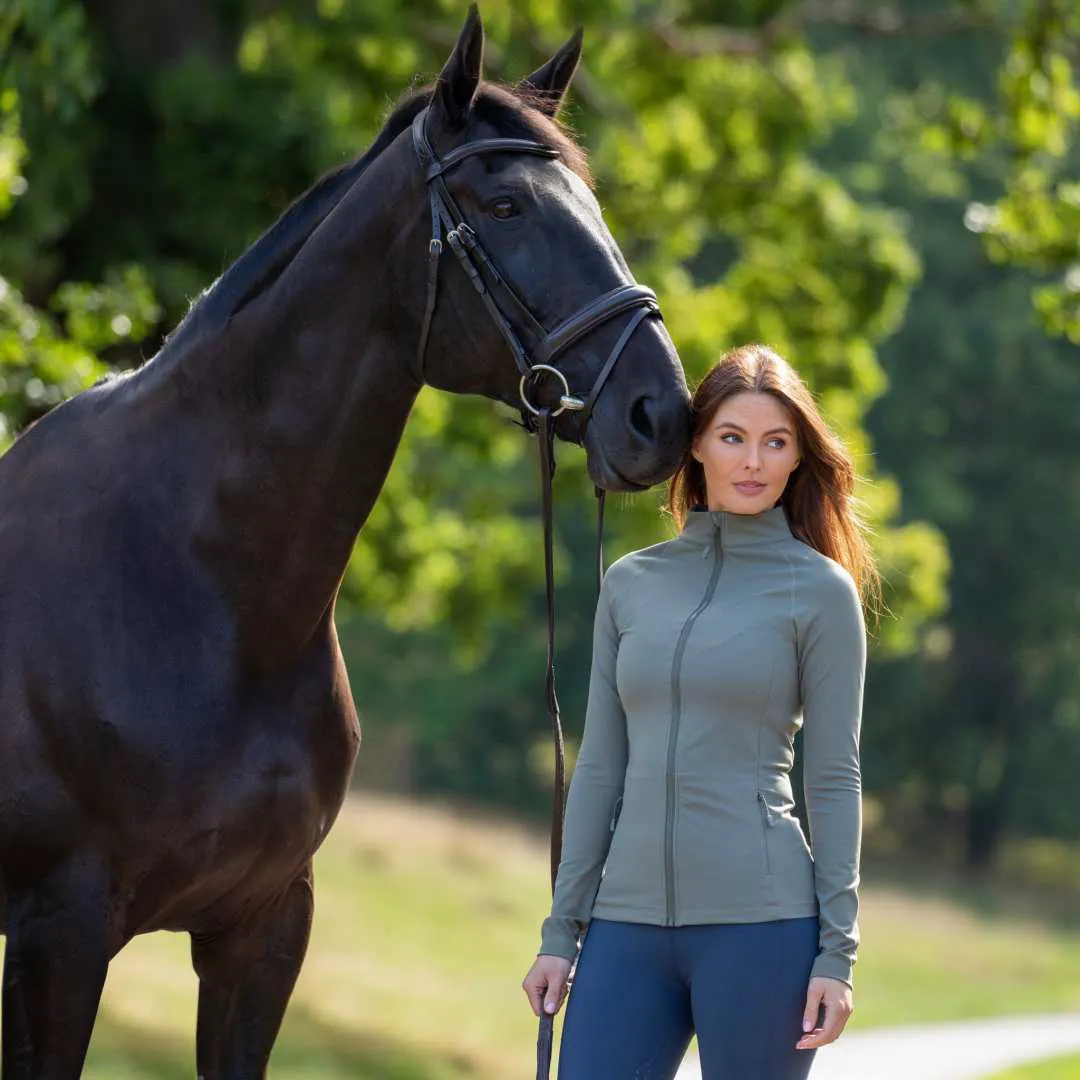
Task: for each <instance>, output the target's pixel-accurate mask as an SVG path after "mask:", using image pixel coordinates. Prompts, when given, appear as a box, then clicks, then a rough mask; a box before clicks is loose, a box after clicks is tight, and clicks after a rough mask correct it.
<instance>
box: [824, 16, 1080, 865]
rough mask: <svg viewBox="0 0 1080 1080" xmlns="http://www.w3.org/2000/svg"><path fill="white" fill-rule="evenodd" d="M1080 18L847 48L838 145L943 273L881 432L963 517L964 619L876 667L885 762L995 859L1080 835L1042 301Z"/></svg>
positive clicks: (1076, 734) (940, 834)
mask: <svg viewBox="0 0 1080 1080" xmlns="http://www.w3.org/2000/svg"><path fill="white" fill-rule="evenodd" d="M911 8H912V12H911V14H910V17H911V18H917V17H918V16H917V11H918V7H917V5H911ZM1070 12H1071V8H1070V9H1068V10H1067V9H1066V8H1065V7H1064V6H1058V5H1055V4H1032V5H1029V6H1027V7H1026V8H1025V9H1024V10H1023V11H1022V12H1021V15H1022V16H1023V17H1022V19H1021V20H1019V21H1016V22H1009V21H1002V22H986V21H980V23H979V25H978V26H976V27H965V28H964V29H963V30H962V31H960V30H958V31H957V32H955V33H951V34H948V35H943V36H940V37H937V38H935V39H933V40H930V41H926V40H923V41H920V47H919V48H918V49H913V48H911V47H910V45H909V43H908V42H907V41H905V40H904V39H903V38H902V37H897V36H880V37H877V38H875V39H874V40H872V41H870V42H865V41H864V42H861V43H860V44H859V46H858V48H857V49H856V48H855V47H854V46H853V44H852V43H850V42H846V41H839V42H836V41H835V40H834V41H831V42H830V44H831V46H832V47H834V48H836V49H838V50H839V51H840V52H841V53H842V54H843V55H844V56H845V58H846V63H847V65H848V70H849V71H850V72H851V76H852V78H853V79H855V80H856V81H857V82H858V84H859V86H860V87H861V88H862V91H863V94H864V101H865V108H864V111H863V115H862V119H861V120H860V122H859V123H858V124H856V125H854V126H853V128H852V130H851V131H850V132H849V133H847V138H846V140H837V141H836V142H834V144H833V146H832V147H831V148H830V151H829V160H830V161H831V162H833V163H834V165H835V166H836V167H837V168H841V167H842V166H841V163H842V162H843V163H846V166H844V167H845V168H846V170H847V172H848V175H850V176H851V177H852V181H853V183H856V184H858V185H859V186H860V187H865V188H866V189H867V190H872V191H874V192H875V193H877V195H878V197H880V198H882V199H883V200H884V201H886V202H887V203H888V204H890V205H892V206H895V207H898V208H902V209H903V210H904V211H905V212H906V213H907V215H908V220H909V221H910V222H911V226H910V232H909V236H910V238H911V241H912V243H913V244H914V245H915V247H916V249H917V250H918V251H919V253H920V255H921V257H922V262H923V267H924V274H923V280H922V282H921V284H920V286H919V288H918V289H917V290H916V291H915V293H914V294H913V296H912V298H911V302H910V306H909V309H908V314H907V318H906V319H905V321H904V324H903V326H902V327H901V328H900V330H899V332H898V333H897V334H896V335H895V336H894V337H893V338H892V339H891V340H890V341H889V342H888V343H886V345H885V346H884V347H883V349H882V350H881V357H882V361H883V363H884V367H885V369H886V371H887V373H888V377H889V391H888V393H887V394H886V395H885V396H883V397H882V398H881V399H880V400H879V402H878V403H877V405H876V406H875V409H874V411H873V412H872V414H871V416H870V424H869V426H870V430H871V432H872V433H873V436H874V441H875V444H876V446H877V448H878V450H879V452H880V458H881V462H882V465H883V466H884V467H885V468H886V469H888V470H889V471H890V472H892V473H894V474H895V475H896V476H897V477H898V478H899V480H900V484H901V489H902V490H903V493H904V512H905V515H907V516H910V517H912V518H915V519H920V520H927V521H931V522H933V523H934V524H935V525H937V526H938V527H939V528H940V529H941V530H942V532H943V533H944V535H945V536H946V538H947V540H948V547H949V551H950V553H951V556H952V565H953V570H952V575H951V580H950V605H949V610H948V612H947V614H946V615H945V616H944V618H943V619H942V620H941V621H940V623H939V624H938V625H937V626H936V627H935V628H933V629H932V630H931V631H930V632H929V633H927V634H926V635H924V636H923V638H922V640H921V643H920V646H919V649H918V651H917V652H916V654H915V655H913V656H911V657H908V658H906V659H904V660H901V661H898V662H891V663H878V664H877V665H876V666H875V668H874V670H873V671H872V673H871V676H872V677H871V682H870V688H869V695H868V702H869V707H868V724H867V728H866V736H865V741H864V745H865V747H866V764H867V774H868V780H869V783H870V785H871V787H872V788H873V789H874V790H875V791H876V792H877V793H878V794H879V795H883V796H885V797H886V799H887V806H888V810H889V813H888V819H889V820H890V821H891V822H893V823H894V825H895V826H896V827H897V828H898V829H899V830H901V831H903V830H905V829H906V830H907V832H908V834H909V835H911V834H912V833H914V834H915V835H916V836H917V838H918V839H919V840H921V841H922V842H923V843H925V844H927V845H931V846H933V845H939V844H943V843H945V844H948V843H950V842H956V841H958V842H959V843H958V848H959V850H961V851H963V852H964V853H965V854H966V857H967V859H968V861H969V862H970V863H971V864H973V865H976V866H986V865H987V864H989V863H990V862H991V861H992V860H993V858H994V856H995V854H996V852H997V851H998V849H999V846H1000V842H1001V840H1002V838H1003V837H1004V836H1005V835H1007V834H1008V832H1010V831H1013V832H1052V833H1056V834H1058V835H1063V836H1075V835H1076V830H1077V814H1076V809H1077V807H1076V800H1075V797H1070V796H1069V795H1068V793H1069V792H1070V791H1071V790H1072V789H1073V788H1074V782H1073V777H1074V776H1075V774H1076V770H1077V768H1078V767H1080V723H1078V717H1080V682H1078V677H1077V673H1078V671H1080V666H1078V664H1077V659H1078V656H1080V637H1078V626H1080V623H1078V619H1077V613H1078V611H1080V563H1078V562H1077V560H1076V558H1075V545H1074V544H1073V543H1072V537H1073V536H1074V535H1075V534H1076V532H1077V529H1078V528H1080V504H1078V503H1077V501H1076V498H1075V493H1076V491H1078V490H1080V487H1078V481H1080V471H1078V470H1080V454H1078V452H1077V447H1078V446H1080V443H1078V441H1077V436H1078V434H1080V427H1078V423H1080V420H1078V418H1080V379H1078V378H1077V374H1078V373H1077V366H1076V357H1075V350H1074V349H1073V348H1071V347H1069V346H1068V345H1067V344H1065V343H1064V342H1059V341H1058V342H1056V341H1053V340H1048V339H1047V337H1046V335H1045V332H1044V331H1045V329H1046V328H1047V326H1048V327H1049V328H1050V329H1052V330H1055V331H1056V330H1061V329H1066V327H1065V326H1064V324H1062V325H1057V324H1055V323H1054V322H1053V321H1052V320H1049V319H1044V326H1042V327H1040V325H1038V323H1037V321H1036V319H1035V317H1033V309H1032V306H1031V296H1032V290H1033V288H1034V289H1035V290H1036V292H1035V295H1036V299H1037V301H1038V303H1039V310H1040V314H1042V315H1043V316H1046V315H1047V312H1048V310H1049V309H1048V308H1047V307H1046V306H1045V304H1046V303H1047V301H1046V299H1045V298H1046V297H1047V296H1050V295H1051V294H1052V295H1055V296H1059V297H1061V298H1062V300H1063V302H1064V301H1065V300H1067V299H1068V296H1069V295H1071V294H1069V293H1068V289H1067V288H1066V289H1065V290H1064V291H1063V290H1062V288H1061V284H1062V279H1064V283H1065V284H1066V285H1067V283H1068V274H1069V271H1070V269H1071V265H1072V261H1073V260H1074V259H1075V254H1074V253H1075V243H1076V235H1077V233H1076V230H1075V227H1074V228H1073V229H1072V230H1071V233H1070V234H1069V236H1068V242H1065V241H1064V236H1065V233H1066V232H1069V220H1070V217H1069V213H1068V212H1067V207H1066V206H1065V205H1064V202H1061V200H1062V199H1066V197H1067V194H1068V185H1067V183H1066V182H1065V181H1064V180H1059V179H1055V177H1058V176H1064V175H1066V174H1067V172H1068V170H1069V169H1070V168H1071V169H1072V170H1074V172H1075V167H1076V164H1077V152H1076V145H1075V140H1074V134H1075V125H1076V97H1075V95H1076V88H1075V84H1074V83H1073V82H1072V81H1071V80H1072V76H1071V75H1070V74H1069V72H1070V70H1071V69H1070V68H1069V66H1068V65H1069V63H1070V62H1075V58H1076V52H1077V40H1078V39H1077V34H1076V23H1075V18H1074V17H1073V15H1072V14H1071V13H1070ZM1013 13H1014V9H1012V8H1010V14H1013ZM1036 58H1038V59H1036ZM1066 58H1068V60H1066ZM1047 71H1050V72H1056V74H1053V75H1052V76H1047V74H1046V72H1047ZM869 142H875V143H876V152H875V154H874V155H873V160H872V162H871V163H870V164H871V167H870V168H868V167H867V163H866V161H865V156H864V155H865V149H864V147H865V145H866V144H867V143H869ZM1055 200H1056V201H1057V203H1059V204H1060V205H1058V204H1057V203H1055ZM1073 224H1074V226H1075V219H1073ZM1055 237H1057V239H1054V238H1055ZM1069 242H1071V244H1072V245H1073V247H1072V248H1071V249H1070V247H1069ZM988 254H989V255H990V256H991V259H988V258H987V255H988ZM1009 264H1018V265H1019V266H1021V267H1023V268H1025V269H1013V268H1011V267H1010V265H1009ZM1026 268H1032V269H1034V270H1036V271H1040V272H1042V274H1041V277H1037V276H1033V274H1032V273H1031V272H1030V271H1029V269H1026ZM1051 268H1053V269H1054V271H1055V272H1056V274H1057V275H1058V282H1057V283H1053V282H1051V283H1047V281H1046V272H1048V271H1050V270H1051Z"/></svg>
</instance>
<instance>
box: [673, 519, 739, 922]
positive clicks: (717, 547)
mask: <svg viewBox="0 0 1080 1080" xmlns="http://www.w3.org/2000/svg"><path fill="white" fill-rule="evenodd" d="M708 550H709V549H708V548H706V549H705V551H706V553H708ZM713 556H714V558H713V568H712V572H711V573H710V574H709V583H708V585H706V586H705V595H704V596H703V597H702V598H701V601H700V602H699V603H698V606H697V607H696V608H694V610H693V611H692V612H690V614H689V616H688V617H687V619H686V622H685V623H683V627H682V630H681V631H680V632H679V640H678V641H677V642H676V644H675V656H674V658H673V659H672V661H671V729H670V730H669V731H668V745H667V800H666V808H665V809H666V816H665V818H664V895H665V901H666V905H667V909H666V922H665V925H667V926H674V925H675V803H676V797H675V756H676V751H677V749H678V743H679V723H680V721H681V720H682V688H681V686H680V684H679V676H680V674H681V672H682V658H683V653H684V652H685V651H686V642H687V640H688V639H689V637H690V631H691V630H693V628H694V623H695V622H697V620H698V616H699V615H701V613H702V612H703V611H704V610H705V609H706V608H707V607H708V606H709V604H710V603H711V602H712V598H713V593H715V592H716V583H717V581H718V580H719V578H720V571H721V569H722V568H723V565H724V547H723V542H722V536H721V532H720V530H717V532H716V535H715V537H714V538H713Z"/></svg>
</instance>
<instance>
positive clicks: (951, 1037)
mask: <svg viewBox="0 0 1080 1080" xmlns="http://www.w3.org/2000/svg"><path fill="white" fill-rule="evenodd" d="M1073 1051H1080V1013H1069V1014H1065V1015H1056V1016H1016V1017H1002V1018H999V1019H994V1020H968V1021H964V1022H963V1023H957V1024H923V1025H913V1026H911V1027H897V1028H878V1029H876V1030H873V1031H855V1032H851V1033H850V1034H848V1035H845V1036H843V1038H841V1039H840V1040H839V1041H838V1042H837V1043H835V1044H834V1045H833V1046H829V1047H826V1048H825V1049H824V1050H820V1051H819V1052H818V1056H817V1061H816V1062H815V1063H814V1068H813V1071H812V1072H811V1074H810V1076H811V1080H980V1078H982V1077H988V1076H993V1075H994V1073H997V1072H1001V1071H1002V1070H1004V1069H1007V1068H1010V1067H1012V1066H1015V1065H1022V1064H1024V1063H1026V1062H1032V1061H1040V1060H1043V1059H1045V1058H1050V1057H1055V1056H1057V1055H1059V1054H1067V1053H1070V1052H1073ZM700 1077H701V1070H700V1069H699V1067H698V1062H697V1059H696V1058H689V1057H688V1058H687V1060H686V1061H685V1062H684V1063H683V1066H682V1068H681V1069H680V1070H679V1075H678V1078H677V1080H700Z"/></svg>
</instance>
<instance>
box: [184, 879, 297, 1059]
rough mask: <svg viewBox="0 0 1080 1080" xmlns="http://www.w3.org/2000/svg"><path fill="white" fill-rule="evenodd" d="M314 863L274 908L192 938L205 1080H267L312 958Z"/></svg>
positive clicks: (199, 1046) (199, 1050) (198, 1051)
mask: <svg viewBox="0 0 1080 1080" xmlns="http://www.w3.org/2000/svg"><path fill="white" fill-rule="evenodd" d="M314 907H315V898H314V893H313V890H312V879H311V864H310V863H309V864H308V865H307V866H306V867H305V869H304V871H303V873H302V874H301V875H300V877H298V878H297V879H296V880H295V881H294V882H293V883H292V885H290V886H289V888H288V890H287V891H286V892H285V894H284V895H283V896H282V897H281V898H280V900H278V901H277V903H276V904H274V905H273V906H272V907H269V908H266V909H265V910H263V911H261V912H260V913H259V915H258V916H256V917H254V918H253V919H251V920H249V921H246V922H244V923H243V924H241V925H239V926H236V927H234V928H232V929H230V930H229V931H227V932H225V933H222V934H215V935H213V936H207V937H199V936H197V935H194V934H193V935H192V940H191V957H192V962H193V963H194V966H195V971H196V973H197V974H198V976H199V1019H198V1033H197V1038H196V1055H197V1062H198V1075H199V1080H262V1078H263V1077H265V1075H266V1063H267V1061H268V1060H269V1058H270V1050H271V1048H272V1047H273V1045H274V1040H275V1039H276V1038H277V1034H278V1030H279V1028H280V1027H281V1021H282V1019H283V1017H284V1016H285V1007H286V1005H288V1003H289V997H290V995H291V994H292V991H293V987H294V986H295V985H296V977H297V975H299V974H300V965H301V964H302V963H303V962H304V954H305V953H306V952H307V944H308V937H309V936H310V933H311V917H312V913H313V911H314Z"/></svg>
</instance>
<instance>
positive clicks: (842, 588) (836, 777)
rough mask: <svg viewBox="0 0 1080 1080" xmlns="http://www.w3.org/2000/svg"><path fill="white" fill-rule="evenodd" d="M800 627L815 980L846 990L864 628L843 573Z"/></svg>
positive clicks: (815, 590)
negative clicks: (816, 928)
mask: <svg viewBox="0 0 1080 1080" xmlns="http://www.w3.org/2000/svg"><path fill="white" fill-rule="evenodd" d="M804 600H805V601H806V602H807V604H808V607H807V608H805V609H804V611H805V612H806V615H805V619H804V620H801V625H800V626H799V683H800V690H801V695H802V704H803V750H804V759H803V790H804V793H805V796H806V807H807V814H808V817H809V822H810V843H811V848H812V850H813V855H814V888H815V892H816V894H817V900H818V912H819V915H818V917H819V921H820V924H821V932H820V941H819V951H818V956H817V959H816V960H815V962H814V966H813V971H812V974H813V975H822V976H828V977H830V978H834V979H840V980H841V981H843V982H846V983H848V985H851V969H852V966H853V965H854V963H855V954H856V950H857V948H858V943H859V931H858V923H857V917H858V908H859V900H858V886H859V854H860V846H861V841H862V782H861V772H860V767H859V730H860V726H861V717H862V699H863V682H864V676H865V668H866V631H865V628H864V626H863V619H862V609H861V606H860V603H859V596H858V593H857V591H856V589H855V585H854V583H853V582H852V580H851V578H850V577H849V576H848V575H847V574H846V573H844V572H843V571H839V570H837V572H836V573H834V574H832V575H829V576H828V577H827V578H823V579H819V580H818V581H816V582H815V583H814V584H813V585H812V587H811V589H810V595H808V596H806V597H804Z"/></svg>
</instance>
